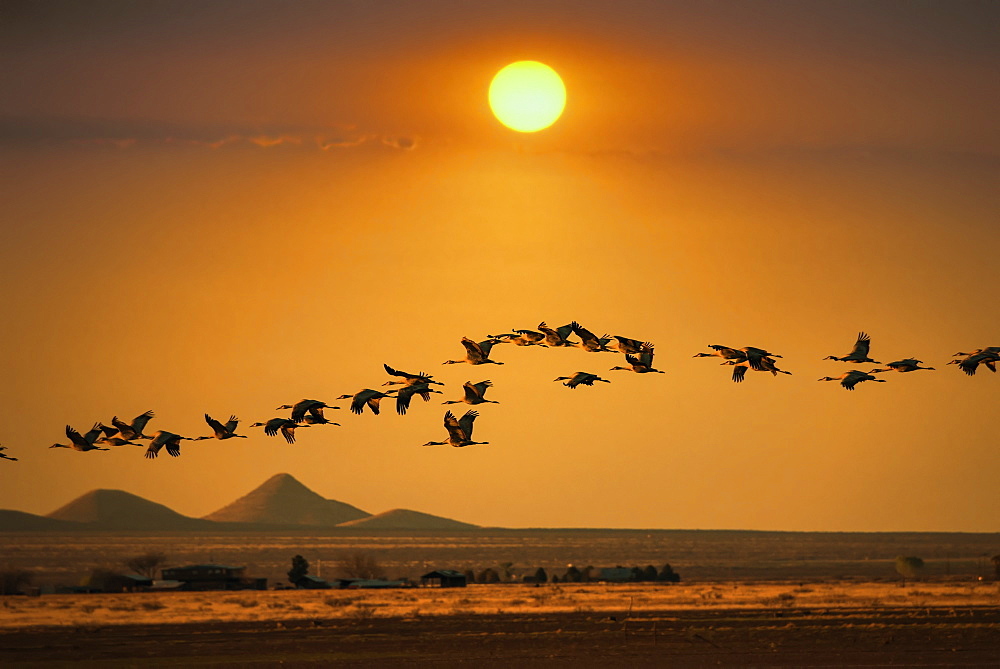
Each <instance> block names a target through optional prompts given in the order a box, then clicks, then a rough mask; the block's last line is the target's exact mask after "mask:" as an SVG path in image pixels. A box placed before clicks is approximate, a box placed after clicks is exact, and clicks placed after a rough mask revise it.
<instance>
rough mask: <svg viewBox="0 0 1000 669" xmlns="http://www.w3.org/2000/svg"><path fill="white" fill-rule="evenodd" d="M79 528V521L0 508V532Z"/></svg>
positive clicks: (50, 530)
mask: <svg viewBox="0 0 1000 669" xmlns="http://www.w3.org/2000/svg"><path fill="white" fill-rule="evenodd" d="M75 529H81V526H80V524H79V523H73V522H69V521H66V520H56V519H55V518H46V517H45V516H36V515H35V514H33V513H25V512H24V511H14V510H12V509H0V532H52V531H59V530H75Z"/></svg>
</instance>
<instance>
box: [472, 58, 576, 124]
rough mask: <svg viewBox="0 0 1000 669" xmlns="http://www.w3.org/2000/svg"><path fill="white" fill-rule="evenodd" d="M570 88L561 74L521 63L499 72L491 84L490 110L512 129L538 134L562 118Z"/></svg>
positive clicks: (536, 64)
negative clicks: (567, 87) (567, 88)
mask: <svg viewBox="0 0 1000 669" xmlns="http://www.w3.org/2000/svg"><path fill="white" fill-rule="evenodd" d="M565 106H566V86H565V85H564V84H563V81H562V79H561V78H560V77H559V74H558V73H557V72H556V71H555V70H553V69H552V68H551V67H549V66H548V65H546V64H545V63H539V62H538V61H537V60H519V61H518V62H516V63H511V64H510V65H508V66H507V67H505V68H503V69H502V70H500V71H499V72H497V74H496V76H495V77H493V82H492V83H490V108H491V109H492V110H493V115H494V116H496V117H497V119H499V121H500V122H501V123H503V124H504V125H505V126H507V127H508V128H511V129H512V130H517V131H518V132H538V131H539V130H543V129H545V128H548V127H549V126H550V125H552V124H553V123H555V122H556V120H557V119H558V118H559V117H560V116H561V115H562V113H563V108H564V107H565Z"/></svg>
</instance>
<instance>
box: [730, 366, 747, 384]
mask: <svg viewBox="0 0 1000 669" xmlns="http://www.w3.org/2000/svg"><path fill="white" fill-rule="evenodd" d="M746 374H747V366H746V365H734V366H733V381H734V382H735V383H743V377H744V376H746Z"/></svg>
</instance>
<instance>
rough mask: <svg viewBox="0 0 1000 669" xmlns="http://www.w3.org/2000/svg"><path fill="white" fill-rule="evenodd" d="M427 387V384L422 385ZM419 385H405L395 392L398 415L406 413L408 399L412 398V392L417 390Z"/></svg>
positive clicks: (408, 404)
mask: <svg viewBox="0 0 1000 669" xmlns="http://www.w3.org/2000/svg"><path fill="white" fill-rule="evenodd" d="M423 387H424V388H427V385H426V384H424V385H423ZM420 388H421V386H406V387H405V388H403V389H402V390H400V391H399V392H398V393H396V413H398V414H399V415H400V416H405V415H406V410H407V409H409V408H410V400H411V399H412V398H413V395H414V393H417V392H419V390H420Z"/></svg>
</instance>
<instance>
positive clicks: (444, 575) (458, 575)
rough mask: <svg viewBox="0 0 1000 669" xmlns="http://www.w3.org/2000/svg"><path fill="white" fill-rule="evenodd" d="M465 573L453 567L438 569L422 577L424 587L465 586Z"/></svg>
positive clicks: (421, 585) (421, 583) (421, 582)
mask: <svg viewBox="0 0 1000 669" xmlns="http://www.w3.org/2000/svg"><path fill="white" fill-rule="evenodd" d="M466 585H467V583H466V578H465V574H463V573H462V572H460V571H454V570H453V569H437V570H435V571H432V572H430V573H429V574H424V575H423V576H421V577H420V587H422V588H464V587H465V586H466Z"/></svg>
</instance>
